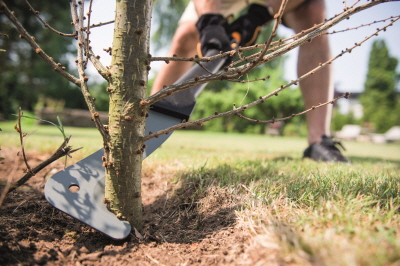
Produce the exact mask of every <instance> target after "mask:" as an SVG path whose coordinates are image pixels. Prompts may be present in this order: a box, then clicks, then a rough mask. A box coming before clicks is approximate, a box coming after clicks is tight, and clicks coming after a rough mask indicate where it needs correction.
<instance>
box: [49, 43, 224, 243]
mask: <svg viewBox="0 0 400 266" xmlns="http://www.w3.org/2000/svg"><path fill="white" fill-rule="evenodd" d="M218 53H219V51H217V50H211V51H209V52H208V53H207V54H206V56H213V55H216V54H218ZM224 62H225V59H224V58H220V59H217V60H213V61H210V62H207V63H204V64H203V66H204V67H205V68H206V69H208V70H209V71H210V72H213V73H214V72H216V71H218V69H220V68H221V66H222V65H223V64H224ZM207 74H208V72H207V71H205V70H204V69H203V68H202V67H200V66H199V65H197V64H196V65H194V66H193V67H192V68H191V69H190V70H189V71H188V72H187V73H186V74H185V75H184V76H182V77H181V78H180V79H179V80H178V81H177V82H176V84H178V83H181V82H183V81H186V80H189V79H193V78H194V77H196V76H201V75H207ZM205 85H206V84H201V85H197V86H195V87H193V88H190V89H188V90H185V91H182V92H178V93H175V94H173V95H171V96H169V97H167V98H165V99H164V100H162V101H160V102H157V103H156V104H154V105H153V106H152V109H151V110H150V111H149V117H148V118H147V120H146V135H148V134H149V132H150V131H151V132H157V131H159V130H162V129H165V128H168V127H171V126H174V125H176V124H179V123H181V122H182V120H183V119H186V120H188V119H189V116H190V114H191V113H192V111H193V108H194V106H195V103H196V97H197V95H198V94H199V93H200V92H201V90H202V89H203V88H204V87H205ZM171 134H172V132H170V133H169V134H164V135H160V136H159V137H158V138H153V139H151V140H149V141H147V142H146V145H147V147H146V150H145V152H144V154H143V159H145V158H146V157H147V156H149V155H150V154H151V153H153V152H154V151H155V150H156V149H157V148H159V147H160V146H161V144H162V143H164V142H165V141H166V140H167V139H168V138H169V137H170V136H171ZM103 155H104V150H103V149H100V150H98V151H97V152H95V153H93V154H92V155H90V156H88V157H86V158H85V159H83V160H81V161H79V162H77V163H76V164H74V165H71V166H69V167H67V168H66V169H64V170H62V171H60V172H58V173H56V174H55V175H53V176H52V177H50V179H49V180H48V181H47V183H46V185H45V188H44V193H45V197H46V199H47V201H49V202H50V203H51V204H52V205H53V206H54V207H56V208H57V209H59V210H61V211H63V212H65V213H67V214H69V215H71V216H72V217H74V218H76V219H78V220H80V221H82V222H84V223H85V224H87V225H89V226H91V227H93V228H94V229H96V230H98V231H100V232H102V233H104V234H106V235H108V236H110V237H111V238H114V239H123V238H125V237H127V236H128V235H129V233H130V231H131V226H130V224H129V223H128V222H127V221H122V220H120V219H118V218H117V217H116V216H115V215H114V214H113V213H112V212H110V211H108V209H107V208H106V205H105V204H104V203H103V199H104V184H105V171H104V167H103V166H102V163H103V162H102V159H101V157H102V156H103ZM72 188H75V191H74V190H73V189H72ZM76 190H77V191H76Z"/></svg>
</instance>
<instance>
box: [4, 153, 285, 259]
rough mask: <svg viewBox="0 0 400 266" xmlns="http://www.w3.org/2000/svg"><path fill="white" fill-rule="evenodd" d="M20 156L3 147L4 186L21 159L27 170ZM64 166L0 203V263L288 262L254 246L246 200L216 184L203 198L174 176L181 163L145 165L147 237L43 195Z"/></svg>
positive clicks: (35, 160) (34, 161) (48, 171)
mask: <svg viewBox="0 0 400 266" xmlns="http://www.w3.org/2000/svg"><path fill="white" fill-rule="evenodd" d="M16 154H17V150H15V149H6V150H4V149H3V150H1V155H0V157H4V158H5V162H4V164H1V165H0V182H2V184H4V182H6V180H7V177H8V176H9V174H10V173H11V172H12V171H13V170H15V169H14V168H13V167H14V165H15V164H17V166H18V169H16V174H15V175H14V176H21V175H22V174H23V169H24V168H26V167H25V166H24V164H23V162H22V161H21V159H20V160H19V161H18V162H16V158H17V157H16V156H15V155H16ZM28 157H29V158H31V159H30V161H29V163H30V164H31V165H32V166H35V165H36V164H38V163H39V162H40V161H41V160H42V159H44V157H45V156H43V155H39V154H38V153H35V152H31V153H29V154H28ZM42 157H43V158H42ZM62 167H63V164H62V162H61V161H58V162H55V163H53V164H52V165H50V166H48V167H47V168H46V169H44V170H43V171H42V172H41V173H39V174H38V175H37V176H35V177H34V178H32V179H31V180H30V181H29V183H28V185H29V187H25V188H23V189H18V190H17V191H15V192H12V193H10V194H9V195H8V196H7V197H6V199H5V201H4V203H3V206H2V207H1V209H0V265H253V264H257V262H258V264H259V265H265V264H263V263H261V262H262V261H260V258H262V256H266V255H265V254H268V261H269V262H271V264H273V265H278V264H279V265H282V264H286V263H284V262H283V261H280V260H279V259H278V257H277V256H275V255H276V254H277V251H276V249H268V250H265V248H264V250H263V252H262V254H261V253H260V254H259V253H258V252H257V250H256V249H255V248H254V247H255V246H256V245H254V241H253V237H252V236H251V234H250V233H249V231H248V229H247V228H245V227H243V226H241V225H239V224H238V223H237V215H236V213H235V210H237V209H238V208H239V207H240V206H239V205H238V202H240V201H239V200H238V199H237V198H236V197H235V195H232V194H231V193H229V192H228V191H226V190H225V189H221V188H216V187H210V188H208V190H207V191H205V192H204V193H202V197H201V198H199V197H198V196H197V194H196V193H195V191H196V189H197V187H196V186H197V185H196V184H191V183H187V184H180V183H179V182H172V181H171V180H175V179H176V177H175V175H176V174H177V170H176V169H177V168H179V163H177V164H176V165H168V166H160V165H145V167H144V171H143V193H142V195H143V205H144V229H143V231H142V232H141V233H142V235H143V236H144V239H143V240H139V239H137V238H136V237H135V236H134V235H133V234H131V235H130V236H129V237H128V238H127V239H125V240H121V241H116V240H112V239H110V238H109V237H107V236H105V235H103V234H102V233H99V232H97V231H95V230H94V229H92V228H90V227H89V226H87V225H85V224H83V223H82V222H80V221H78V220H76V219H74V218H72V217H70V216H68V215H67V214H64V213H63V212H61V211H59V210H57V209H55V208H53V207H52V206H51V205H50V204H49V203H48V202H47V201H46V200H45V199H44V196H43V186H44V183H45V180H46V175H48V174H52V173H54V172H56V171H58V170H60V169H62ZM174 178H175V179H174ZM257 249H258V248H257ZM258 250H259V251H261V250H260V249H258ZM274 254H275V255H274ZM271 258H272V259H271ZM260 263H261V264H260ZM268 264H270V263H268Z"/></svg>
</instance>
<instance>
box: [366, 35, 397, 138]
mask: <svg viewBox="0 0 400 266" xmlns="http://www.w3.org/2000/svg"><path fill="white" fill-rule="evenodd" d="M397 63H398V60H397V59H396V58H394V57H391V56H390V54H389V50H388V48H387V46H386V44H385V41H384V40H376V41H374V43H373V45H372V50H371V54H370V57H369V63H368V73H367V79H366V81H365V90H364V92H363V94H362V96H361V99H360V101H361V103H362V105H363V111H364V117H363V120H364V121H368V122H372V123H373V124H374V127H375V129H376V130H377V131H378V132H385V131H387V130H388V129H389V128H391V127H392V126H394V125H400V101H399V96H398V92H396V83H397V81H398V77H399V74H398V73H396V67H397Z"/></svg>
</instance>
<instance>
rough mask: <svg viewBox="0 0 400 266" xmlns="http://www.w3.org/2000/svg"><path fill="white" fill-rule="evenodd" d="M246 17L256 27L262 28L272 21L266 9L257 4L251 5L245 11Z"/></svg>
mask: <svg viewBox="0 0 400 266" xmlns="http://www.w3.org/2000/svg"><path fill="white" fill-rule="evenodd" d="M247 15H248V16H249V18H250V19H251V20H252V21H253V22H254V23H255V24H256V25H257V26H262V25H264V24H265V23H267V22H269V21H270V20H272V19H273V16H272V15H271V14H270V13H269V11H268V8H266V7H265V6H263V5H259V4H251V5H250V6H249V9H248V11H247Z"/></svg>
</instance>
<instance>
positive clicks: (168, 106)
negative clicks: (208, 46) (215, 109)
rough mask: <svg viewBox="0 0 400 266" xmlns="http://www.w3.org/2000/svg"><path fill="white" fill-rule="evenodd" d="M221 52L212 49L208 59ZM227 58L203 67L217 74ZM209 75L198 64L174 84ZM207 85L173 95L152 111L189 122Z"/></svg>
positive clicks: (207, 55) (157, 104)
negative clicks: (199, 96)
mask: <svg viewBox="0 0 400 266" xmlns="http://www.w3.org/2000/svg"><path fill="white" fill-rule="evenodd" d="M219 53H220V52H219V51H218V50H216V49H212V50H209V51H207V54H206V55H205V56H206V57H209V56H214V55H217V54H219ZM225 61H226V58H225V57H222V58H218V59H215V60H212V61H209V62H205V63H202V65H203V66H204V67H205V68H206V69H208V70H209V71H210V72H212V73H215V72H217V71H218V70H219V69H220V68H221V67H222V66H223V64H224V63H225ZM207 74H209V73H208V72H207V71H205V70H204V69H203V68H202V67H201V66H199V65H198V64H196V65H194V66H193V67H192V68H191V69H190V70H189V71H188V72H186V73H185V75H183V76H182V77H180V78H179V79H178V80H177V81H176V82H175V83H174V84H178V83H182V82H184V81H186V80H189V79H193V78H195V77H196V76H202V75H207ZM206 85H207V83H203V84H200V85H196V86H194V87H192V88H190V89H187V90H183V91H180V92H177V93H175V94H172V95H171V96H168V97H166V98H164V99H162V100H160V101H158V102H156V103H154V104H153V105H152V110H153V111H156V112H159V113H162V114H166V115H169V116H172V117H176V118H179V119H181V120H184V119H185V120H186V121H188V120H189V117H190V115H191V114H192V111H193V109H194V106H195V105H196V97H197V96H198V95H199V94H200V92H201V91H202V90H203V89H204V87H205V86H206Z"/></svg>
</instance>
